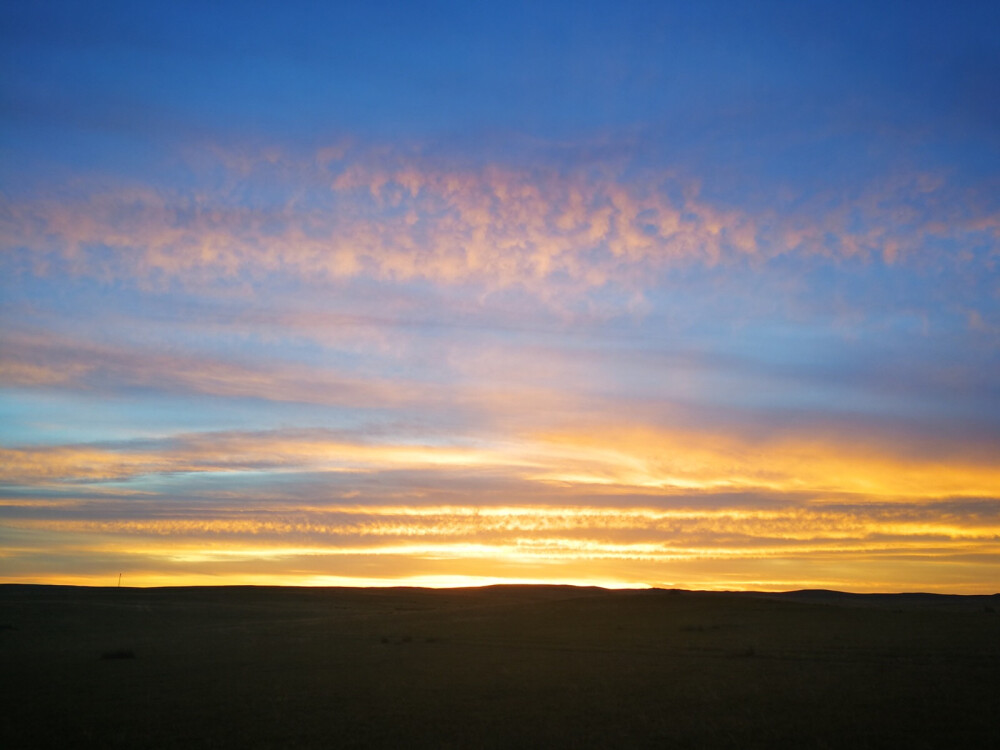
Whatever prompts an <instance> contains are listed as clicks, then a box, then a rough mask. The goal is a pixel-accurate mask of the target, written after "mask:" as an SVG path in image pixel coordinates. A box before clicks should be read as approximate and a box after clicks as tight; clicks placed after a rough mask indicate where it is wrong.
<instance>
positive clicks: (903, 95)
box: [0, 0, 1000, 594]
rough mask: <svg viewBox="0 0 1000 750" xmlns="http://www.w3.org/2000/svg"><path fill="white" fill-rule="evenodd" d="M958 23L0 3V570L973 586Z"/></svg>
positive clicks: (977, 506)
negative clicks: (0, 74)
mask: <svg viewBox="0 0 1000 750" xmlns="http://www.w3.org/2000/svg"><path fill="white" fill-rule="evenodd" d="M998 28H1000V6H998V5H997V4H996V3H990V2H982V3H979V2H958V3H954V2H948V3H945V2H919V1H918V0H908V1H906V2H879V3H870V2H851V1H850V0H845V1H844V2H836V3H834V2H810V1H802V2H719V1H717V0H706V1H705V2H638V1H636V2H628V3H618V2H616V3H611V2H607V3H605V2H592V1H590V0H582V1H574V2H524V3H521V2H503V3H479V2H468V1H465V2H454V3H451V2H428V3H409V2H396V3H392V2H365V3H320V2H316V3H312V2H304V1H302V0H286V1H285V2H281V3H264V2H212V3H205V2H184V1H182V0H171V2H160V1H158V0H155V1H154V0H151V1H148V2H144V3H134V2H102V3H97V4H95V3H89V2H70V1H69V0H65V1H62V2H45V1H41V2H9V3H5V4H3V6H2V8H0V72H2V76H0V250H2V252H0V580H3V581H6V582H33V583H70V584H86V585H117V582H118V581H119V576H121V579H120V580H121V582H122V585H133V586H154V585H189V584H213V585H214V584H282V585H363V586H367V585H424V586H449V585H481V584H490V583H497V582H537V583H572V584H587V585H591V584H594V585H603V586H616V587H644V586H658V587H684V588H699V589H764V590H789V589H801V588H832V589H840V590H847V591H858V592H866V591H917V590H919V591H937V592H946V593H964V594H973V593H994V592H997V591H1000V91H998V85H997V81H1000V34H997V32H996V29H998Z"/></svg>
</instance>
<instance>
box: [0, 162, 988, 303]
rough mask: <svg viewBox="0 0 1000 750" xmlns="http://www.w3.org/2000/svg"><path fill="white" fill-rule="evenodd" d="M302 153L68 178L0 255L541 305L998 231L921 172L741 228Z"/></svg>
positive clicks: (41, 267)
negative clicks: (686, 274)
mask: <svg viewBox="0 0 1000 750" xmlns="http://www.w3.org/2000/svg"><path fill="white" fill-rule="evenodd" d="M319 154H320V155H321V158H319V157H318V158H317V159H306V160H302V159H298V160H296V159H293V158H292V157H290V156H287V155H284V154H276V153H272V152H267V153H264V154H262V155H259V156H247V155H238V156H240V158H239V159H237V158H236V157H235V156H232V155H228V156H226V157H225V158H224V159H222V160H221V161H220V162H218V163H221V164H222V165H223V166H224V169H226V170H228V172H227V174H226V178H225V180H223V181H222V182H221V183H216V184H215V185H214V186H208V185H205V186H202V187H200V188H198V189H196V190H189V191H185V190H181V189H178V188H168V187H157V186H154V185H152V184H148V185H133V186H115V185H99V184H88V183H86V182H79V183H77V184H76V185H75V186H73V187H72V188H68V189H66V190H64V191H62V192H61V194H60V195H59V196H58V197H44V196H41V197H35V198H28V197H24V198H22V199H20V200H11V201H9V202H8V207H7V210H6V212H5V214H4V217H3V228H2V232H3V238H4V239H3V242H4V245H5V246H6V247H7V248H8V249H11V250H16V249H20V250H21V251H24V252H26V253H27V256H26V257H24V258H22V260H23V262H24V263H26V264H27V268H28V269H30V271H31V272H33V273H52V272H55V271H64V272H67V273H70V274H76V275H83V276H93V277H97V278H104V279H108V280H127V281H129V282H131V283H138V284H141V285H157V284H161V285H162V284H173V283H180V284H184V285H210V284H213V283H217V282H218V281H220V280H224V281H226V282H228V283H235V282H240V281H245V282H248V283H251V284H262V283H264V281H265V280H267V279H272V278H274V277H275V276H286V277H289V278H297V279H303V280H309V281H311V282H323V283H332V282H336V281H338V280H341V281H343V280H349V279H356V278H370V279H373V280H377V281H380V282H390V283H406V282H411V281H430V282H433V283H435V284H442V285H465V284H471V285H474V286H476V287H478V288H481V289H485V290H503V289H510V288H520V289H526V290H529V291H531V293H533V294H536V295H543V296H544V295H557V296H558V295H560V294H563V295H564V294H581V293H586V292H587V291H588V290H594V289H599V288H603V287H606V286H609V285H610V286H614V287H619V288H623V289H633V290H642V289H643V288H646V287H647V285H648V284H649V283H650V281H651V279H655V278H659V277H661V276H662V274H663V272H664V271H665V270H667V269H671V268H676V267H684V266H689V265H691V264H696V265H702V266H706V267H714V266H717V265H718V264H729V263H737V264H739V263H742V262H743V261H744V260H745V259H747V258H750V259H756V262H766V261H767V260H768V259H770V258H774V257H777V256H782V255H786V254H799V255H805V256H834V257H843V258H851V257H857V256H859V255H861V256H866V257H878V258H880V259H882V260H883V261H884V262H886V263H888V264H892V263H895V262H898V261H899V260H900V259H902V258H906V257H912V256H914V255H915V254H916V255H918V256H919V255H920V254H922V253H923V254H926V252H927V249H926V248H927V245H928V242H929V241H932V244H933V242H937V241H948V242H957V243H959V246H960V247H961V246H968V247H969V248H973V249H975V248H977V247H979V246H980V245H981V244H982V242H984V241H985V242H989V243H995V242H996V240H997V237H998V226H1000V223H998V219H997V216H998V214H997V212H996V209H995V207H992V206H991V204H990V203H989V202H988V201H987V202H986V203H983V202H982V201H979V202H978V203H979V205H973V206H971V207H970V206H969V205H968V204H967V203H965V202H963V201H961V200H959V198H961V196H959V195H957V194H956V191H955V189H954V188H952V187H951V186H949V185H948V184H946V183H942V182H941V180H940V179H939V178H936V177H933V176H929V175H920V176H918V177H917V178H914V179H913V180H910V179H906V180H902V179H900V180H895V181H891V180H890V181H886V182H884V183H883V184H880V185H872V186H868V187H867V188H866V189H865V192H863V193H860V194H858V195H856V196H854V197H853V198H852V197H848V196H841V197H833V198H832V200H833V202H832V204H829V205H823V202H822V201H821V200H817V199H814V200H813V201H812V203H811V205H805V206H800V207H799V208H798V209H795V208H792V207H788V209H787V210H784V211H782V212H781V213H779V212H778V211H765V212H763V213H756V214H751V213H747V212H746V211H744V210H740V209H738V208H735V207H728V206H725V205H721V204H718V203H713V202H711V201H710V200H708V199H705V198H702V197H700V191H699V189H698V186H697V183H696V182H695V181H692V180H685V179H682V178H680V177H678V176H676V175H671V174H669V173H660V174H656V173H652V172H650V171H649V170H646V171H643V170H633V171H627V170H623V169H621V168H611V167H607V168H593V169H590V170H588V171H582V172H559V171H556V170H553V169H547V168H544V167H538V168H537V169H531V170H528V169H518V168H513V167H506V166H500V165H497V164H494V165H487V166H485V167H481V168H462V167H455V166H446V165H443V164H440V163H436V162H434V161H432V160H428V159H421V158H416V157H410V156H405V155H403V154H400V153H392V152H385V151H382V152H379V151H378V150H377V149H372V150H367V151H365V150H362V151H358V150H354V151H350V150H346V151H345V149H343V148H338V149H336V150H334V151H329V150H328V149H321V150H320V152H319ZM974 254H975V253H974ZM977 257H978V256H977ZM957 259H958V254H956V257H955V259H953V260H951V261H948V262H949V263H953V262H955V261H956V260H957Z"/></svg>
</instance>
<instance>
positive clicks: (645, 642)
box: [0, 585, 1000, 748]
mask: <svg viewBox="0 0 1000 750" xmlns="http://www.w3.org/2000/svg"><path fill="white" fill-rule="evenodd" d="M998 605H1000V597H933V596H919V595H900V596H881V597H862V596H846V595H837V594H835V593H833V592H803V593H798V594H785V595H778V596H770V597H765V596H760V595H752V594H746V593H708V592H687V591H662V590H649V591H607V590H603V589H591V588H573V587H559V586H537V587H522V586H501V587H488V588H483V589H450V590H437V591H435V590H428V589H406V588H396V589H347V588H258V587H222V588H160V589H129V588H121V589H115V588H107V589H103V588H76V587H55V586H18V585H4V586H0V675H2V679H0V700H2V705H3V711H2V712H0V746H2V747H4V748H21V747H51V748H69V747H102V748H103V747H143V748H146V747H151V748H156V747H171V748H179V747H184V748H255V747H256V748H271V747H281V748H286V747H325V748H326V747H338V748H339V747H386V748H388V747H392V748H401V747H441V748H468V747H546V748H551V747H573V748H588V747H594V748H598V747H609V746H618V747H622V748H625V747H628V748H631V747H691V748H698V747H733V748H735V747H739V748H747V747H760V748H763V747H796V748H800V747H813V748H821V747H852V748H865V747H907V748H921V747H927V748H937V747H996V746H1000V744H997V743H1000V718H998V715H997V713H998V712H997V707H998V703H997V700H998V698H997V696H1000V614H998V613H997V610H998V609H1000V606H998Z"/></svg>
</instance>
